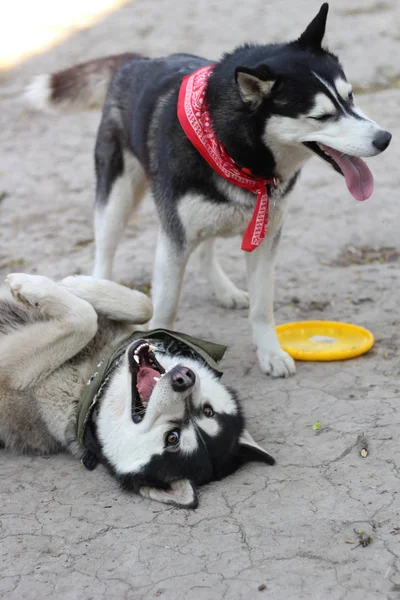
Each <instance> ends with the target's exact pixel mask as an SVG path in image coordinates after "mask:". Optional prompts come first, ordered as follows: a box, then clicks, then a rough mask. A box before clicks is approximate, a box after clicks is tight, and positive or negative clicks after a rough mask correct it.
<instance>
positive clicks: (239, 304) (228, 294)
mask: <svg viewBox="0 0 400 600" xmlns="http://www.w3.org/2000/svg"><path fill="white" fill-rule="evenodd" d="M217 300H218V302H219V304H221V306H224V307H225V308H248V307H249V294H248V293H247V292H244V291H243V290H239V288H237V287H235V286H232V288H230V289H229V290H224V292H220V293H219V294H218V295H217Z"/></svg>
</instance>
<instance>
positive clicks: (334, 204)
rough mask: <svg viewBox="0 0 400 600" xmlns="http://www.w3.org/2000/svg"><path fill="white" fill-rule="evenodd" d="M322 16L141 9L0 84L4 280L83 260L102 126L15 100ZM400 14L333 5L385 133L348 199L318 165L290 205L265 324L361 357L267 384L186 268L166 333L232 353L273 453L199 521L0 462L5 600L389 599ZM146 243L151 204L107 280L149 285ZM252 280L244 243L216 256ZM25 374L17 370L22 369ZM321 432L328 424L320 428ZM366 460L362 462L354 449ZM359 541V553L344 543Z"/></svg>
mask: <svg viewBox="0 0 400 600" xmlns="http://www.w3.org/2000/svg"><path fill="white" fill-rule="evenodd" d="M318 8H319V3H318V2H314V1H312V2H311V1H307V2H306V1H299V0H297V1H296V3H289V2H286V3H283V2H280V1H279V0H262V1H261V0H248V1H247V2H243V1H239V0H231V1H230V2H228V1H227V0H220V2H216V1H215V0H202V2H196V1H195V0H185V2H183V1H182V0H181V1H179V0H169V1H168V2H160V1H157V0H138V1H137V2H135V3H132V4H128V5H127V6H125V7H124V8H122V9H120V10H119V11H117V12H115V13H113V14H111V15H110V16H108V17H107V18H106V19H104V20H103V21H102V22H100V23H98V24H97V25H96V26H94V27H92V28H89V29H85V30H83V31H80V32H79V33H78V34H76V35H75V36H73V37H71V38H70V39H68V40H67V41H66V42H64V43H62V44H60V45H58V46H57V47H54V48H53V49H51V51H48V52H45V53H43V54H41V55H37V56H35V57H34V58H31V59H29V60H26V61H25V62H24V63H22V64H21V65H19V66H18V67H16V68H15V69H14V70H13V71H9V72H5V73H3V74H2V75H1V79H0V84H1V90H0V106H1V110H0V136H1V138H0V139H1V149H2V151H1V159H0V160H1V165H0V171H1V173H0V198H1V202H0V228H1V240H0V275H1V277H4V276H5V275H6V274H7V273H9V272H12V271H27V272H29V273H41V274H46V275H49V276H51V277H55V278H58V277H61V276H65V275H68V274H71V273H88V272H90V271H91V267H92V262H93V254H94V247H93V231H92V202H93V187H94V177H93V167H92V149H93V143H94V137H95V131H96V126H97V123H98V120H99V115H98V114H97V113H93V114H89V113H87V114H81V115H76V116H64V117H49V116H45V115H39V114H31V113H29V112H28V111H27V110H26V108H25V107H24V106H23V105H22V104H21V103H20V102H19V100H18V98H19V96H20V94H21V91H22V89H23V87H24V85H26V83H27V82H28V81H29V80H30V78H31V77H32V75H34V74H37V73H43V72H49V71H52V70H56V69H59V68H62V67H65V66H69V65H71V64H73V63H75V62H77V61H82V60H86V59H90V58H94V57H96V56H100V55H103V54H109V53H113V52H121V51H125V50H128V49H130V50H136V51H140V52H143V53H147V54H149V55H153V56H156V55H159V54H166V53H170V52H173V51H189V52H195V53H199V54H203V55H206V56H209V57H210V58H217V57H218V55H219V54H220V53H221V52H223V51H224V50H229V49H231V48H232V47H233V46H235V45H236V44H238V43H242V42H245V41H253V40H256V41H260V42H264V41H277V40H281V39H282V40H285V39H290V38H294V37H297V36H298V34H299V33H300V32H301V31H302V29H303V28H304V26H305V25H306V24H307V23H308V21H309V20H310V19H311V17H312V16H313V15H314V14H315V13H316V12H317V10H318ZM399 32H400V4H399V3H398V2H397V0H385V1H384V2H383V1H382V2H381V1H376V0H352V1H351V2H348V0H334V2H332V7H331V14H330V16H329V19H328V42H329V45H330V47H331V49H333V50H334V51H336V52H337V53H339V54H340V57H341V60H342V62H343V64H344V66H345V69H346V72H347V75H348V77H349V79H350V80H351V81H352V82H353V84H354V86H355V88H356V89H357V90H358V91H360V92H361V91H362V92H363V95H362V96H360V97H359V104H360V105H361V107H362V108H363V110H364V111H365V112H366V113H367V114H368V115H369V116H371V117H372V118H374V119H375V120H377V121H378V122H379V123H380V124H381V125H382V126H384V127H385V128H387V129H389V130H390V131H391V132H392V133H393V141H392V144H391V146H390V148H389V149H388V151H387V152H385V153H384V154H383V155H382V156H380V157H377V158H374V159H371V160H370V161H369V162H370V166H371V169H372V170H373V172H374V175H375V181H376V187H375V192H374V195H373V196H372V198H370V199H369V200H368V201H367V202H364V203H359V202H356V201H355V200H354V199H353V198H352V197H350V195H349V193H348V192H347V189H346V187H345V185H344V181H343V180H342V178H340V176H339V175H337V174H336V173H335V172H334V171H333V170H332V169H330V168H329V167H328V166H327V165H326V164H323V163H322V161H319V160H318V159H313V160H312V161H311V162H310V164H308V166H307V167H306V168H305V169H304V172H303V175H302V177H301V181H300V183H299V185H298V187H297V190H296V192H295V194H294V195H293V196H292V199H291V203H290V210H289V215H288V219H287V223H286V225H285V232H284V236H283V240H282V244H281V250H280V257H279V265H278V272H277V278H276V279H277V293H276V317H277V321H278V323H282V322H286V321H293V320H303V319H327V320H341V321H351V322H354V323H358V324H360V325H364V326H366V327H368V328H369V329H371V330H372V331H373V333H374V335H375V340H376V343H375V346H374V348H373V349H372V350H371V351H370V352H369V353H368V354H367V355H365V356H363V357H361V358H358V359H354V360H351V361H347V362H340V363H298V365H297V374H296V375H295V377H293V378H291V379H288V380H271V379H268V378H267V377H265V376H264V375H262V374H261V372H260V370H259V368H258V365H257V362H256V358H255V353H254V349H253V348H252V344H251V339H250V333H249V327H248V325H247V315H246V311H238V312H235V311H228V310H226V309H223V308H221V307H219V306H218V305H217V303H216V301H215V299H214V298H213V297H212V294H211V292H210V290H209V288H208V286H207V285H206V282H205V280H204V279H203V277H202V276H201V275H200V274H199V272H198V270H197V265H196V260H192V262H191V264H190V266H189V269H188V272H187V275H186V278H185V283H184V289H183V295H182V301H181V305H180V312H179V320H178V323H177V327H178V328H179V329H182V330H184V331H187V332H190V333H192V334H194V335H202V336H203V337H209V338H211V339H217V340H218V341H223V342H226V343H227V344H229V346H230V349H229V352H228V353H227V355H226V358H225V360H224V363H223V366H224V369H225V376H224V377H225V379H226V381H228V382H229V383H230V384H232V385H233V386H234V387H236V388H237V389H238V390H239V392H240V395H241V397H242V398H243V401H244V406H245V413H246V416H247V418H248V427H249V429H250V430H251V432H252V434H253V435H254V436H255V438H256V439H257V440H258V441H259V442H260V443H262V444H264V445H265V446H266V447H267V448H268V450H269V451H270V452H271V453H272V454H273V455H274V456H275V457H276V459H277V464H276V466H274V467H265V466H263V465H255V464H252V465H250V466H248V467H246V468H245V469H243V470H242V471H240V472H238V473H236V474H235V475H233V476H231V477H229V478H227V479H226V480H224V481H222V482H219V483H214V484H212V485H209V486H206V487H204V488H203V489H202V490H201V495H200V506H199V508H198V509H197V510H196V511H184V510H177V509H173V508H169V507H165V506H163V505H158V504H156V503H154V502H150V501H146V500H142V499H140V498H138V497H132V496H129V495H126V494H123V493H121V492H120V491H119V490H118V488H117V486H116V484H115V483H114V481H113V480H112V479H111V478H110V477H109V476H108V475H107V473H106V472H105V471H104V470H103V469H102V468H99V469H97V470H96V471H94V472H93V473H89V472H87V471H85V470H84V469H83V468H82V467H81V466H80V465H79V464H78V463H77V462H76V461H74V460H73V459H72V458H69V457H68V456H66V455H60V456H56V457H52V458H37V457H25V456H24V457H20V456H14V455H12V454H10V453H8V452H4V451H2V452H1V453H0V491H1V505H0V525H1V528H0V538H1V545H0V557H1V559H0V597H2V598H6V599H10V600H11V599H12V600H21V599H28V600H34V599H37V600H43V599H45V598H54V599H62V600H67V599H68V600H75V599H77V600H81V599H82V600H89V599H92V598H93V599H94V598H96V600H114V599H135V600H136V599H137V600H139V599H143V600H145V599H146V600H148V599H151V598H156V597H160V598H162V600H170V599H174V600H193V599H196V600H207V599H208V600H215V599H219V598H226V599H227V600H239V599H243V600H248V599H250V600H252V599H253V598H254V599H257V598H260V599H261V598H268V599H269V600H270V599H274V600H275V599H284V600H288V599H296V600H298V599H309V598H316V599H326V598H329V599H334V600H339V599H347V598H349V599H350V598H351V599H352V600H358V599H360V600H361V599H362V600H378V599H390V600H395V599H397V598H400V560H399V555H400V544H399V542H400V535H396V534H397V533H399V529H398V528H399V527H400V514H399V510H400V497H399V495H398V492H399V488H400V473H399V469H400V458H399V457H400V452H399V442H398V440H399V434H398V432H399V426H400V411H399V408H398V406H399V389H400V379H399V374H400V366H399V352H398V348H399V344H400V340H399V318H400V317H399V308H398V307H399V304H400V271H399V250H400V246H399V207H398V204H397V203H398V202H399V193H398V189H399V185H400V170H399V158H400V146H399V141H398V140H399V135H398V134H399V133H400V125H399V101H400V90H399V89H398V85H399V82H400V70H399V61H398V57H399V56H400V34H399ZM156 230H157V222H156V216H155V213H154V211H153V207H152V203H151V200H150V199H148V200H146V202H145V205H144V208H143V210H142V212H141V214H140V217H139V218H138V219H137V220H136V222H134V223H132V224H130V225H129V227H128V229H127V233H126V236H125V238H124V240H123V243H122V244H121V247H120V250H119V253H118V258H117V261H116V269H115V277H116V279H118V280H120V281H124V282H127V283H129V284H135V285H142V286H146V285H148V283H149V281H150V275H151V266H152V253H153V249H154V243H155V237H156ZM220 254H221V256H223V262H224V264H225V267H226V269H227V271H228V272H229V273H230V275H231V276H232V278H233V279H234V280H235V281H236V282H237V283H238V284H240V285H242V286H243V285H245V274H244V264H243V263H244V261H239V260H238V259H239V255H240V254H241V252H240V242H239V240H238V239H232V240H228V241H224V242H221V244H220ZM22 367H23V365H22ZM316 421H320V423H321V429H320V430H319V431H314V430H313V428H312V425H313V424H314V423H315V422H316ZM360 432H364V434H365V436H366V438H367V440H368V444H369V454H368V456H367V457H366V458H362V457H361V456H360V455H359V453H358V451H357V448H356V439H357V435H358V434H359V433H360ZM354 529H356V530H360V529H361V530H363V531H364V532H365V535H366V536H369V535H371V536H372V538H373V540H372V543H370V544H369V545H368V546H366V547H363V546H356V544H350V543H347V541H350V540H355V539H357V535H356V534H355V532H354Z"/></svg>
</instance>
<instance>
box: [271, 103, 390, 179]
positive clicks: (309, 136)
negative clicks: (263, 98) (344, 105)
mask: <svg viewBox="0 0 400 600" xmlns="http://www.w3.org/2000/svg"><path fill="white" fill-rule="evenodd" d="M313 110H314V111H315V110H316V109H315V107H314V109H313ZM312 115H313V113H312V112H311V113H310V116H312ZM380 131H382V129H381V128H380V127H379V125H377V124H376V123H375V122H374V121H371V120H360V119H356V118H355V117H352V116H351V115H346V116H341V117H340V118H339V119H338V120H337V121H333V122H330V121H326V122H321V121H315V120H314V119H310V118H308V115H302V116H299V117H297V118H291V117H282V116H274V117H272V118H271V119H269V120H268V122H267V125H266V128H265V133H264V141H265V143H266V144H268V145H269V146H270V147H271V148H273V150H274V154H275V156H276V157H277V165H278V169H281V168H283V165H284V164H285V165H286V168H288V165H289V161H287V160H286V161H285V149H287V148H290V147H292V148H293V153H294V155H295V152H296V150H295V149H297V153H298V164H300V163H301V162H304V161H305V160H306V159H307V154H308V155H311V154H312V152H311V151H307V148H306V147H305V146H303V148H302V147H301V146H299V144H301V143H303V142H319V143H321V144H325V145H326V146H330V147H331V148H333V149H334V150H337V151H338V152H343V153H345V154H350V155H352V156H375V155H376V154H379V153H380V151H379V150H378V149H377V148H376V147H375V146H374V145H373V140H374V138H375V137H376V135H377V134H378V133H379V132H380ZM295 162H296V161H295V160H292V164H291V168H292V169H293V168H294V169H296V165H295ZM281 164H282V167H281ZM297 168H298V166H297Z"/></svg>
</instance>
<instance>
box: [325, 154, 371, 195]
mask: <svg viewBox="0 0 400 600" xmlns="http://www.w3.org/2000/svg"><path fill="white" fill-rule="evenodd" d="M321 145H322V144H321ZM322 147H323V149H324V150H325V151H326V152H328V154H330V155H331V157H332V158H333V160H334V161H335V162H336V163H337V164H338V165H339V167H340V168H341V170H342V173H343V175H344V177H345V179H346V185H347V188H348V190H349V192H350V194H351V195H352V196H354V198H355V199H356V200H367V198H369V197H370V196H371V194H372V192H373V191H374V177H373V175H372V173H371V171H370V170H369V168H368V167H367V165H366V163H365V162H364V161H363V160H361V158H358V156H349V155H348V154H341V153H340V152H338V151H337V150H334V149H333V148H330V147H329V146H322Z"/></svg>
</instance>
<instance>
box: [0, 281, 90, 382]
mask: <svg viewBox="0 0 400 600" xmlns="http://www.w3.org/2000/svg"><path fill="white" fill-rule="evenodd" d="M6 283H7V284H8V286H9V288H10V291H11V294H12V295H13V296H14V298H15V299H17V300H18V301H20V302H23V303H25V304H27V305H29V306H31V307H32V308H33V309H34V310H37V311H38V312H40V313H41V314H42V315H44V316H46V317H49V319H48V320H47V319H46V320H44V321H42V322H37V323H34V324H32V325H27V326H26V327H23V328H22V329H18V330H17V331H16V332H15V333H13V334H12V335H9V336H7V341H6V343H4V344H1V345H0V374H2V375H3V376H4V375H6V376H7V377H8V378H9V384H10V386H11V387H13V388H14V389H18V390H23V389H25V388H27V387H28V386H32V385H34V384H35V383H36V382H37V381H38V380H39V379H43V378H45V377H47V376H48V375H50V373H52V372H53V371H55V370H56V369H57V368H58V367H59V366H60V365H62V364H63V363H64V362H65V361H67V360H68V359H70V358H71V357H72V356H74V355H75V354H76V353H77V352H78V351H79V350H81V349H82V348H83V347H84V346H86V345H87V344H88V343H89V341H90V340H91V339H92V338H93V337H94V335H95V333H96V331H97V315H96V312H95V311H94V309H93V307H92V306H91V305H90V304H89V303H88V302H86V301H85V300H81V299H79V298H77V297H76V296H74V295H73V294H70V293H69V292H68V291H66V290H63V289H62V288H60V287H59V286H58V285H57V284H56V283H54V281H51V280H50V279H48V278H47V277H42V276H39V275H27V274H25V273H11V274H10V275H8V277H7V279H6ZM21 367H22V368H21Z"/></svg>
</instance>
